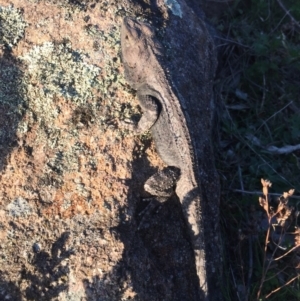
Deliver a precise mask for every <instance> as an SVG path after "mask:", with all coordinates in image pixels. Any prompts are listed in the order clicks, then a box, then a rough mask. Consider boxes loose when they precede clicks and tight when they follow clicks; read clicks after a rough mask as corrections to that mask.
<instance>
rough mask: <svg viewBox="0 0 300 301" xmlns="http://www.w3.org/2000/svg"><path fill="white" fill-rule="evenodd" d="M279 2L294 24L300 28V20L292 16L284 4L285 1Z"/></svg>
mask: <svg viewBox="0 0 300 301" xmlns="http://www.w3.org/2000/svg"><path fill="white" fill-rule="evenodd" d="M277 3H278V4H279V6H280V7H281V8H282V9H283V10H284V12H285V13H286V14H287V15H288V16H289V17H290V19H291V20H292V22H293V24H294V25H296V26H297V27H298V28H299V29H300V25H299V22H298V21H297V20H296V19H295V18H294V17H293V16H292V14H291V13H290V11H289V10H287V9H286V7H285V6H284V5H283V3H282V2H281V1H280V0H277Z"/></svg>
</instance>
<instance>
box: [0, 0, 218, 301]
mask: <svg viewBox="0 0 300 301" xmlns="http://www.w3.org/2000/svg"><path fill="white" fill-rule="evenodd" d="M152 2H154V1H152ZM157 2H158V3H153V4H151V5H150V4H147V3H146V1H145V3H144V2H141V1H126V0H123V1H118V0H116V1H114V0H112V1H111V0H110V1H101V0H95V1H89V0H83V1H72V0H60V1H58V0H28V1H26V2H24V0H12V1H6V0H0V179H1V188H0V239H1V245H0V300H14V301H15V300H17V301H18V300H72V301H77V300H103V301H106V300H107V301H114V300H116V301H117V300H147V301H148V300H149V301H150V300H153V301H154V300H181V301H182V300H192V299H193V296H194V284H195V281H190V280H191V279H195V271H194V263H193V251H192V249H191V246H190V243H189V239H188V234H187V232H186V227H185V223H184V219H183V216H182V211H181V207H180V204H179V202H178V200H177V199H176V198H175V197H174V198H173V199H171V200H169V201H168V202H166V204H165V205H164V206H163V208H162V209H161V210H160V211H159V212H158V213H157V214H155V215H154V216H153V218H152V219H151V220H149V227H148V228H147V227H146V228H143V229H142V230H141V231H138V230H137V225H138V223H139V221H140V219H141V217H140V216H139V214H138V213H139V212H141V211H142V210H143V208H145V206H146V204H144V203H143V202H142V201H141V198H142V197H146V196H147V194H146V193H145V192H144V191H143V183H144V182H145V181H146V179H147V178H148V177H149V176H150V175H152V174H153V173H154V171H156V170H157V169H160V168H163V163H162V161H161V160H160V158H159V157H158V156H157V154H156V152H155V146H154V145H153V143H152V141H151V137H150V135H149V134H145V135H143V136H139V137H133V136H132V135H131V133H128V132H126V131H124V130H123V129H122V127H121V125H120V122H119V121H120V120H126V119H133V120H137V119H138V118H139V116H140V114H141V112H140V109H139V107H138V105H137V101H136V99H135V97H134V92H133V91H132V90H131V89H130V87H129V86H128V85H127V84H126V82H125V80H124V77H123V67H122V63H121V58H120V30H119V27H120V24H121V21H122V18H123V17H124V16H125V15H131V16H139V17H147V16H148V17H150V16H151V15H152V14H153V15H156V16H157V17H156V18H153V22H155V21H157V22H158V23H159V20H168V19H170V20H171V22H173V23H174V22H176V18H180V9H181V7H180V1H178V2H177V1H165V2H164V1H157ZM140 3H141V4H140ZM166 4H167V5H168V7H169V8H168V9H167V8H166ZM171 15H172V16H171ZM163 23H164V22H162V23H160V24H158V25H159V26H160V28H161V29H162V34H163V28H164V24H163ZM173 26H174V24H173ZM166 32H167V31H166ZM158 33H159V32H158ZM166 42H169V43H172V39H170V38H169V39H166ZM170 57H171V58H172V53H171V56H170ZM189 75H190V74H188V76H189ZM197 91H198V90H196V92H197ZM210 109H211V108H209V109H208V110H210ZM208 119H209V120H207V122H206V125H205V126H207V129H206V130H205V129H204V130H203V133H209V132H210V127H211V125H210V117H209V118H208ZM208 152H209V150H208ZM206 155H207V158H209V159H210V158H211V154H206ZM208 162H209V161H208ZM206 167H207V166H206ZM212 173H214V169H213V168H212ZM207 174H208V173H207ZM214 185H217V184H214ZM214 185H212V186H211V188H208V191H211V190H212V189H213V188H214V187H215V186H214ZM213 231H214V230H213Z"/></svg>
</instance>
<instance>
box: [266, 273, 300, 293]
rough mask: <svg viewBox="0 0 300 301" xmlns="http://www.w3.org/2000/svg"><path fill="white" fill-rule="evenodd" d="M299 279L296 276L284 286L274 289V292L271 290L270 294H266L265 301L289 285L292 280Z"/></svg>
mask: <svg viewBox="0 0 300 301" xmlns="http://www.w3.org/2000/svg"><path fill="white" fill-rule="evenodd" d="M299 277H300V275H297V276H295V277H293V278H292V279H290V280H289V281H288V282H286V283H285V284H284V285H282V286H280V287H278V288H276V289H275V290H273V291H272V292H271V293H270V294H268V295H267V296H266V297H265V298H266V299H267V298H269V297H270V296H271V295H272V294H274V293H276V292H278V291H279V290H281V289H282V288H283V287H285V286H287V285H289V284H290V283H291V282H293V281H294V280H296V279H297V278H299Z"/></svg>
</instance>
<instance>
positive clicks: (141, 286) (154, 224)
mask: <svg viewBox="0 0 300 301" xmlns="http://www.w3.org/2000/svg"><path fill="white" fill-rule="evenodd" d="M135 157H137V159H136V160H135V161H134V162H133V166H132V167H133V172H132V174H133V178H132V179H131V180H130V181H129V183H128V186H129V187H130V191H129V193H128V206H129V207H131V208H132V212H135V213H134V216H133V217H132V219H131V221H125V219H124V218H123V217H124V216H125V214H124V210H127V209H128V208H127V209H125V208H121V209H120V212H119V216H120V218H121V221H120V224H119V226H117V227H115V228H113V229H111V231H112V232H113V233H115V236H116V238H117V239H119V240H121V241H122V242H123V244H124V251H123V254H122V259H121V260H120V261H119V262H118V264H117V265H116V266H115V267H114V268H113V270H112V271H111V272H110V273H109V274H106V275H104V276H103V277H101V279H100V278H98V277H94V279H93V280H92V281H91V282H88V281H86V282H85V287H86V297H87V300H89V301H94V300H99V298H100V299H101V300H105V301H106V300H110V301H113V300H116V301H117V300H121V299H122V298H124V297H126V298H130V297H131V298H132V299H134V300H143V301H152V300H153V301H157V300H164V301H168V300H170V301H171V300H172V301H177V300H178V301H179V300H180V301H185V300H186V301H191V300H199V296H198V293H199V292H198V286H197V285H198V280H197V275H196V269H195V263H194V254H193V250H192V247H191V244H190V242H189V235H188V232H187V227H186V224H185V220H184V217H183V214H182V209H181V204H180V202H179V200H178V198H177V197H176V196H174V197H171V198H170V199H169V200H168V201H167V202H165V203H163V204H162V206H161V208H160V210H154V211H153V214H151V215H150V216H149V218H148V217H147V220H143V224H144V225H143V227H142V228H141V229H140V230H138V225H139V223H140V221H141V219H142V217H143V216H141V215H139V213H140V212H142V211H143V209H144V208H145V207H146V206H147V202H144V201H142V199H143V198H145V197H149V195H147V194H146V193H145V192H144V191H143V188H142V187H143V184H144V182H145V181H146V179H147V178H148V177H150V176H151V175H152V174H153V173H154V172H155V171H154V170H153V168H151V167H150V165H149V162H148V161H147V160H146V159H145V156H143V157H142V158H141V157H139V156H135ZM116 277H117V278H118V279H115V278H116ZM112 278H114V279H112ZM116 282H117V283H118V284H119V285H118V287H119V290H116V288H112V287H111V286H112V283H116ZM116 291H117V293H116Z"/></svg>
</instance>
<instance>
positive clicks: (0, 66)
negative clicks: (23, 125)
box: [0, 49, 25, 171]
mask: <svg viewBox="0 0 300 301" xmlns="http://www.w3.org/2000/svg"><path fill="white" fill-rule="evenodd" d="M22 78H23V72H22V66H21V63H20V62H19V60H17V59H16V58H15V57H14V56H13V55H12V53H11V50H9V49H5V50H4V54H3V56H2V57H1V58H0V129H1V130H0V171H1V170H3V169H4V168H5V166H6V163H7V156H8V155H9V153H10V152H11V151H12V149H13V148H14V147H15V146H16V145H17V136H16V132H17V128H18V125H19V122H20V120H21V117H22V113H23V112H24V98H23V95H24V91H25V89H24V86H23V83H22Z"/></svg>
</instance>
